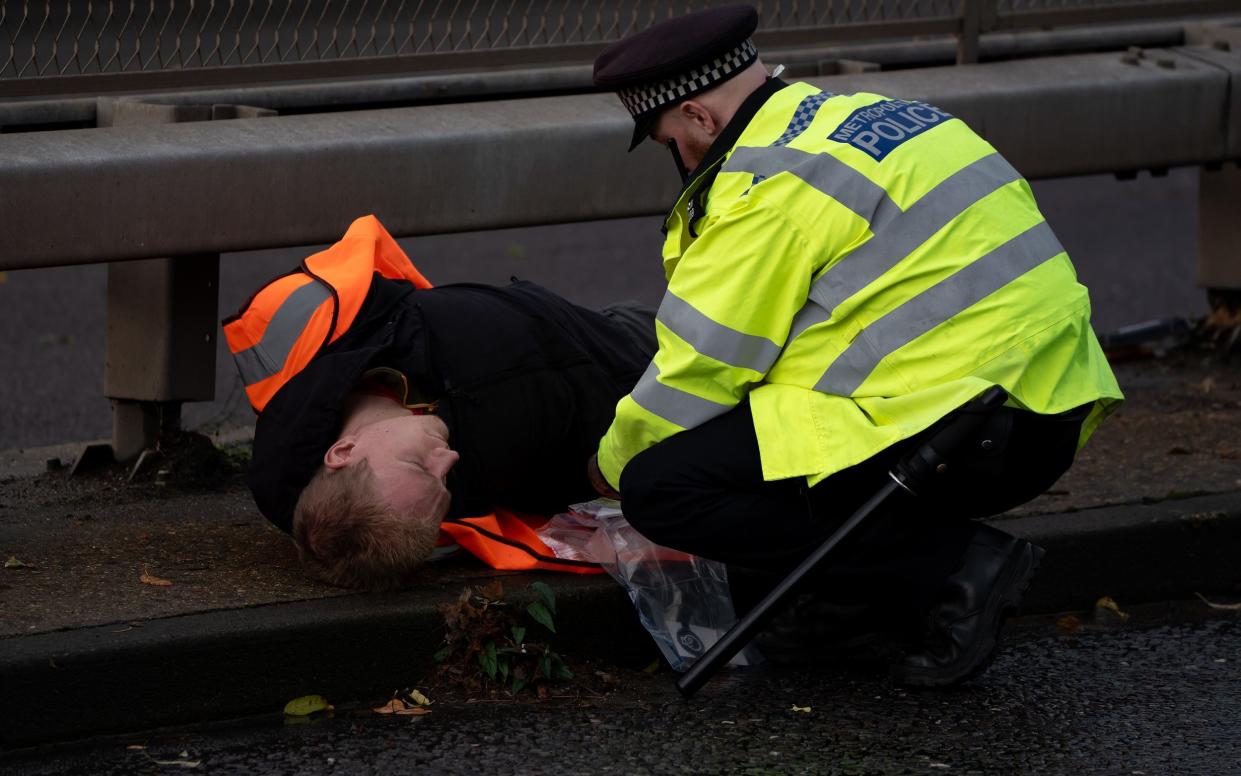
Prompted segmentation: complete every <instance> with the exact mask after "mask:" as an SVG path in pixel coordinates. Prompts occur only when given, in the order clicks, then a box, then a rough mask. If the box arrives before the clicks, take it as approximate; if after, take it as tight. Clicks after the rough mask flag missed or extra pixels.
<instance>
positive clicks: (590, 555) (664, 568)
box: [539, 499, 762, 671]
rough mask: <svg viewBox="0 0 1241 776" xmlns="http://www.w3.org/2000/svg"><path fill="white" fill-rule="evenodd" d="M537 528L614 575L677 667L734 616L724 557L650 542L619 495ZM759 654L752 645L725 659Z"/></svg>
mask: <svg viewBox="0 0 1241 776" xmlns="http://www.w3.org/2000/svg"><path fill="white" fill-rule="evenodd" d="M539 533H540V536H541V537H542V538H543V540H544V542H546V543H547V544H548V546H549V547H551V549H552V551H553V552H555V553H556V555H557V556H559V557H572V558H574V559H576V560H589V561H592V562H594V563H598V564H599V565H601V566H602V567H603V568H604V570H605V571H607V572H608V574H610V575H611V576H612V578H613V579H615V580H616V581H617V582H619V583H620V584H621V586H622V587H624V588H625V591H626V592H627V593H628V594H629V600H630V601H632V602H633V605H634V608H635V609H637V611H638V619H639V620H640V621H641V622H642V625H643V627H645V628H646V630H647V632H649V633H650V634H651V637H652V638H654V639H655V643H656V645H658V646H659V650H660V652H662V653H663V656H664V658H665V659H666V660H667V661H668V664H669V665H671V666H672V667H673V668H674V669H675V670H677V671H686V670H688V669H689V667H690V666H691V665H693V663H694V661H695V660H696V659H698V658H699V657H701V656H702V654H703V653H704V652H706V651H707V649H709V648H710V647H711V645H712V644H714V643H715V642H716V641H718V640H719V639H720V637H721V636H723V635H724V633H725V631H727V630H728V629H729V628H730V627H732V625H733V623H735V622H736V621H737V616H736V613H735V611H734V610H733V603H732V595H731V593H730V592H729V588H728V572H727V569H726V568H725V566H724V564H723V563H719V562H716V561H713V560H707V559H705V558H699V557H696V556H693V555H689V554H687V553H684V552H678V551H676V550H671V549H668V548H667V547H661V546H659V545H657V544H654V543H653V542H651V541H650V540H648V539H647V538H646V537H644V536H642V534H640V533H638V531H637V530H636V529H634V528H633V526H631V525H629V522H628V521H627V520H625V518H624V515H623V514H622V513H621V510H620V504H619V503H618V502H615V501H612V500H610V499H598V500H596V501H591V502H588V503H585V504H574V505H573V506H572V507H570V512H569V513H567V514H563V515H557V516H556V517H555V518H553V519H552V520H551V522H549V523H548V524H547V525H546V526H544V528H542V529H541V530H540V531H539ZM562 553H564V555H562ZM761 662H762V657H761V656H760V655H759V653H758V650H756V649H755V648H754V647H753V646H749V647H746V648H745V649H743V650H742V651H741V652H739V653H738V654H737V656H736V657H734V658H733V659H732V661H731V662H730V665H755V664H757V663H761Z"/></svg>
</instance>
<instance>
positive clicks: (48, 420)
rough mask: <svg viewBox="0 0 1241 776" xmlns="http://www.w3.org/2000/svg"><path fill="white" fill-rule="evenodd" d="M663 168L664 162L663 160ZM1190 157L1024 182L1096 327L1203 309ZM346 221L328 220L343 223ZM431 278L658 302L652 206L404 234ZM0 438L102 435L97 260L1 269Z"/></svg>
mask: <svg viewBox="0 0 1241 776" xmlns="http://www.w3.org/2000/svg"><path fill="white" fill-rule="evenodd" d="M669 174H672V171H671V165H669ZM1197 177H1198V176H1197V171H1196V169H1183V170H1173V171H1172V172H1171V174H1169V175H1167V176H1166V177H1162V178H1151V177H1149V176H1148V175H1145V174H1143V175H1142V176H1140V177H1139V178H1138V179H1136V180H1132V181H1117V180H1115V179H1114V178H1112V177H1111V176H1092V177H1086V178H1075V179H1064V180H1055V181H1044V182H1038V183H1035V184H1034V190H1035V194H1036V196H1037V197H1038V200H1039V203H1040V205H1041V207H1042V209H1043V211H1044V213H1045V214H1046V216H1047V218H1048V220H1049V221H1050V222H1051V224H1052V226H1053V227H1054V228H1055V230H1056V233H1057V234H1058V235H1059V237H1060V239H1061V242H1062V243H1063V244H1064V245H1065V247H1066V248H1067V249H1068V251H1069V254H1070V255H1071V256H1072V257H1073V260H1074V263H1075V264H1076V266H1077V268H1078V272H1079V275H1080V277H1081V279H1082V280H1083V282H1085V283H1086V285H1087V286H1088V287H1089V288H1090V290H1091V295H1092V299H1093V303H1094V324H1095V328H1096V329H1097V330H1100V331H1106V330H1112V329H1115V328H1117V327H1119V326H1122V325H1126V324H1129V323H1135V322H1139V321H1143V320H1149V319H1152V318H1159V317H1166V316H1172V315H1194V314H1200V313H1202V312H1204V307H1205V302H1204V296H1203V294H1202V292H1200V291H1199V290H1198V289H1197V288H1195V286H1194V256H1195V251H1196V248H1197V222H1196V219H1197ZM346 226H347V225H346V224H342V225H341V231H342V233H343V231H344V229H345V227H346ZM402 244H403V245H404V247H405V249H406V251H407V252H408V253H409V255H410V256H411V257H412V258H413V259H414V261H415V262H416V263H417V264H418V266H419V267H420V268H421V269H422V271H423V272H424V274H426V275H427V277H428V278H430V279H431V280H432V282H434V283H437V284H444V283H451V282H455V281H464V280H471V281H481V282H491V283H504V282H507V280H508V279H509V278H510V277H511V276H518V277H521V278H523V279H527V280H534V281H536V282H539V283H542V284H543V285H545V286H547V287H549V288H551V289H553V290H555V291H557V292H559V293H561V294H563V295H565V296H566V297H568V298H570V299H572V300H574V301H576V302H578V303H580V304H584V305H590V306H603V305H606V304H609V303H611V302H615V301H620V300H623V299H637V300H640V301H644V302H647V303H651V304H657V303H658V301H659V299H660V296H661V294H662V290H663V271H662V268H661V266H660V263H659V258H658V257H659V245H660V231H659V219H658V218H641V219H626V220H615V221H605V222H598V223H592V224H572V225H562V226H549V227H539V228H529V229H508V230H499V231H493V232H483V233H473V234H463V235H442V236H435V237H422V238H416V239H410V240H403V241H402ZM314 250H315V248H302V249H289V250H281V251H258V252H252V253H245V254H230V255H226V256H224V257H223V259H222V261H221V265H220V275H221V277H220V308H219V310H220V315H221V317H222V316H223V315H226V314H228V313H231V312H233V311H235V310H236V308H237V307H238V306H239V305H240V304H241V303H242V302H243V301H244V300H245V299H246V298H247V297H248V296H249V295H250V293H251V292H252V291H253V290H254V288H255V287H257V286H258V285H260V284H261V283H263V282H264V281H265V280H267V279H269V278H271V277H274V276H275V275H278V274H281V273H283V272H285V271H287V270H289V269H290V268H292V267H293V266H295V265H296V263H297V261H299V260H300V259H301V258H302V257H303V256H305V255H308V254H309V253H311V252H313V251H314ZM0 280H2V281H3V282H0V450H8V449H14V448H30V447H39V446H43V445H52V444H58V443H63V442H73V441H82V440H88V439H98V438H103V437H107V436H108V434H109V433H110V429H111V420H110V415H109V404H108V401H107V399H105V398H104V397H103V396H102V385H103V366H104V342H105V328H106V314H105V310H106V306H105V290H106V286H107V269H106V267H105V266H103V265H93V266H83V267H62V268H54V269H40V270H22V271H12V272H8V273H7V274H2V273H0ZM217 373H218V374H217V381H216V400H215V401H214V402H204V403H200V404H195V405H190V406H187V408H186V410H185V415H184V417H185V421H186V425H187V426H189V427H191V428H197V429H200V430H204V431H206V432H213V431H217V430H220V429H232V428H237V427H241V426H246V425H248V424H250V423H252V422H253V415H252V413H251V412H250V410H249V407H248V406H247V405H246V402H245V399H244V395H243V393H242V391H241V386H240V382H239V380H238V379H237V377H236V372H235V370H234V369H233V367H232V365H231V360H230V359H229V356H228V352H227V350H226V348H225V346H224V343H223V338H222V337H221V338H220V342H219V347H218V348H217Z"/></svg>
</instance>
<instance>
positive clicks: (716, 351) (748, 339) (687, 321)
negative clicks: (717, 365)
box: [656, 291, 780, 374]
mask: <svg viewBox="0 0 1241 776" xmlns="http://www.w3.org/2000/svg"><path fill="white" fill-rule="evenodd" d="M656 319H657V320H658V321H659V322H660V323H662V324H663V325H665V326H667V327H668V328H669V329H671V330H672V333H673V334H676V335H677V336H678V337H680V338H681V339H683V340H685V341H686V342H688V343H689V344H690V345H692V346H693V348H694V350H696V351H698V352H699V353H701V354H702V355H704V356H707V357H708V358H713V359H715V360H716V361H722V362H724V363H725V364H728V365H730V366H736V367H741V368H744V369H752V370H754V371H755V372H759V373H760V374H766V373H767V370H768V369H771V365H772V364H774V363H775V362H776V358H777V357H778V356H779V355H780V346H779V345H777V344H776V343H774V342H772V341H771V340H769V339H767V338H766V337H758V336H755V335H753V334H746V333H744V332H740V331H737V330H736V329H730V328H728V327H727V326H724V325H722V324H719V323H716V322H715V321H713V320H711V319H710V318H708V317H707V316H706V315H703V314H702V313H701V312H699V311H698V310H697V309H696V308H695V307H694V306H693V305H691V304H690V303H689V302H686V301H685V300H684V299H682V298H680V297H679V296H677V295H676V294H674V293H672V292H671V291H669V292H667V293H666V294H664V301H663V302H662V303H661V304H660V305H659V314H658V315H657V316H656Z"/></svg>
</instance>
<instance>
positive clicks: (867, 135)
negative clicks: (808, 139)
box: [827, 100, 953, 162]
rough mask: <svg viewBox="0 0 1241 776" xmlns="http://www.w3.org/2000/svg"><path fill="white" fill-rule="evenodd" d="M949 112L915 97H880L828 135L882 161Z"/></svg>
mask: <svg viewBox="0 0 1241 776" xmlns="http://www.w3.org/2000/svg"><path fill="white" fill-rule="evenodd" d="M952 118H953V116H952V114H950V113H947V112H945V111H942V110H940V109H939V108H936V107H935V106H933V105H927V104H926V103H925V102H918V101H916V100H880V101H879V102H875V103H871V104H870V105H867V106H865V107H862V108H858V109H857V110H855V111H853V113H850V114H849V117H848V118H846V119H845V120H844V121H842V122H841V123H840V126H838V127H836V129H834V130H832V133H831V134H830V135H828V136H827V138H828V140H835V141H836V142H837V143H848V144H849V145H851V146H853V147H854V148H857V149H859V150H861V151H863V152H865V153H866V154H867V155H868V156H870V158H872V159H874V160H875V161H877V162H881V161H883V160H884V158H885V157H887V155H888V154H890V153H892V151H894V150H896V148H898V147H899V146H900V145H901V143H904V142H905V141H906V140H909V139H910V138H911V137H913V136H915V135H917V134H919V133H921V132H923V131H925V130H927V129H930V128H932V127H935V126H938V125H939V124H942V123H943V122H945V121H948V120H950V119H952Z"/></svg>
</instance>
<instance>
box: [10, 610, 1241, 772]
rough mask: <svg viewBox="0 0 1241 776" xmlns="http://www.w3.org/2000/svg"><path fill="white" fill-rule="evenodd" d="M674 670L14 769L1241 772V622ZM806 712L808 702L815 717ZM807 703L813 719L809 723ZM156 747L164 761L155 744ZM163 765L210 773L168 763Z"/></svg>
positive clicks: (115, 742) (160, 738)
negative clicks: (936, 661)
mask: <svg viewBox="0 0 1241 776" xmlns="http://www.w3.org/2000/svg"><path fill="white" fill-rule="evenodd" d="M669 682H670V678H669V677H668V676H667V675H666V674H665V675H657V676H653V677H648V678H647V679H646V684H645V686H642V687H639V688H637V689H630V690H629V691H627V692H626V691H619V692H616V693H614V694H613V695H611V696H608V697H605V698H603V699H594V700H587V701H580V700H579V701H573V702H556V701H550V702H547V701H545V702H542V703H521V704H514V703H503V702H501V703H469V702H441V703H438V704H436V705H434V706H433V707H432V709H433V710H432V713H430V714H428V715H426V716H422V717H414V718H397V719H394V718H391V717H378V716H374V715H370V714H369V713H368V712H366V711H365V710H364V709H360V710H358V712H355V713H349V712H347V711H346V710H344V709H340V710H338V711H337V713H336V716H335V717H334V718H331V719H324V720H321V721H318V722H317V723H311V724H303V725H289V724H287V723H282V722H281V721H280V720H279V719H276V718H275V717H272V718H264V719H261V720H250V721H247V722H244V723H232V724H229V725H223V726H215V727H210V728H199V729H187V730H182V731H177V732H169V733H163V734H156V735H148V736H130V737H127V738H117V739H110V740H104V741H97V742H93V743H89V744H86V745H80V746H76V747H70V748H62V749H53V750H44V751H42V752H26V753H23V754H22V756H21V758H20V759H9V760H8V762H7V763H6V762H5V760H4V759H0V770H3V771H5V772H6V773H10V774H14V775H16V774H40V775H46V776H50V775H51V774H133V773H138V774H141V773H170V772H189V773H207V774H217V773H244V774H286V773H287V774H299V776H300V775H309V774H321V773H322V774H330V773H340V774H345V773H348V774H361V773H377V774H396V773H401V774H405V773H410V774H419V773H426V774H432V773H434V774H440V773H448V774H457V773H459V774H478V773H488V774H492V773H494V774H505V773H522V774H542V773H547V774H556V775H557V776H564V775H565V774H578V773H583V774H586V773H619V774H647V773H652V774H654V773H677V774H679V773H746V774H750V773H753V774H760V773H761V774H767V773H773V774H774V773H778V774H800V773H806V774H954V773H957V774H1005V775H1006V776H1007V775H1010V774H1039V775H1040V776H1042V775H1044V774H1046V775H1049V776H1050V775H1054V774H1074V775H1076V774H1127V775H1132V776H1139V775H1142V774H1150V775H1151V776H1154V774H1195V775H1196V774H1204V775H1205V774H1210V775H1212V776H1215V775H1219V776H1224V775H1226V774H1237V773H1241V622H1239V621H1238V618H1237V616H1235V615H1234V616H1231V617H1230V618H1228V619H1222V620H1209V621H1199V622H1197V623H1192V624H1191V623H1186V622H1180V623H1177V622H1164V623H1162V624H1156V625H1154V626H1153V627H1152V626H1151V625H1150V624H1147V625H1146V626H1144V627H1142V628H1133V629H1130V628H1125V629H1121V630H1103V631H1091V630H1090V629H1089V628H1086V629H1083V630H1080V631H1077V632H1071V633H1070V632H1068V631H1066V630H1064V629H1062V628H1060V627H1058V626H1054V625H1050V624H1048V625H1044V626H1041V627H1039V628H1037V629H1035V630H1034V631H1033V632H1027V633H1025V634H1024V635H1023V636H1022V637H1021V638H1019V639H1017V640H1016V643H1014V644H1013V645H1012V646H1010V647H1009V648H1008V649H1007V650H1006V651H1005V652H1004V653H1003V654H1002V655H1001V656H1000V658H999V659H998V660H997V661H996V662H995V664H993V666H992V667H991V669H990V670H989V671H988V672H987V673H986V674H985V675H984V676H983V677H982V678H981V679H979V680H977V681H976V682H974V683H972V684H970V685H967V686H965V687H963V688H961V689H957V690H952V691H924V692H908V691H905V690H902V689H899V688H896V687H893V686H892V685H890V684H889V683H888V682H887V681H886V680H885V679H883V678H881V677H876V676H867V675H860V674H858V673H856V672H854V673H847V672H844V671H842V670H840V669H836V668H832V667H830V666H820V667H818V668H811V669H797V668H791V667H787V666H783V667H772V666H770V665H769V666H764V667H761V668H756V669H747V670H743V671H736V672H733V673H731V674H729V675H728V676H727V677H726V678H725V679H724V680H723V681H717V682H715V683H713V684H710V685H708V686H707V688H706V689H705V690H704V691H703V692H701V693H699V694H698V695H697V696H695V697H694V699H693V700H691V701H688V702H687V701H683V700H681V699H680V698H679V697H678V696H677V695H676V693H675V691H674V690H673V689H672V688H671V686H670V684H669ZM794 707H797V709H795V708H794ZM798 709H803V710H798ZM139 747H145V748H139ZM155 760H159V761H164V762H171V761H181V762H183V763H198V765H197V766H196V767H194V768H193V769H192V770H186V771H182V770H181V768H182V767H184V766H178V765H175V764H174V765H160V764H157V763H156V762H153V761H155Z"/></svg>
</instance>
